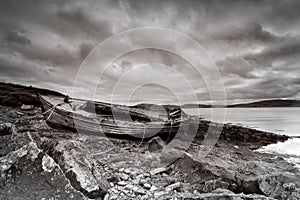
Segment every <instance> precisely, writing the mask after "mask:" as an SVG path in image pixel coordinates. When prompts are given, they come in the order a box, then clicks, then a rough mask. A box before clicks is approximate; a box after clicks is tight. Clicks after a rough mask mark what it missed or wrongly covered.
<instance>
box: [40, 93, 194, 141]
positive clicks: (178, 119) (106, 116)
mask: <svg viewBox="0 0 300 200" xmlns="http://www.w3.org/2000/svg"><path fill="white" fill-rule="evenodd" d="M38 98H39V101H40V103H41V106H42V112H43V115H44V118H45V120H46V122H47V124H48V125H49V126H51V127H53V128H63V129H70V130H75V131H78V132H81V133H96V134H99V135H101V134H105V135H108V136H114V137H119V136H131V137H136V138H143V139H147V138H151V137H153V136H156V135H160V136H161V137H162V138H163V139H170V137H173V136H174V135H175V134H176V133H177V132H178V130H179V129H180V130H182V131H184V130H186V129H187V128H188V124H189V123H188V122H189V119H190V117H189V115H187V114H186V113H184V112H183V111H182V110H181V109H180V108H179V107H174V106H173V107H172V106H167V107H164V108H163V109H161V108H162V107H159V108H158V109H145V108H139V107H137V106H132V107H130V106H123V105H116V104H109V103H103V102H96V101H86V100H81V99H75V98H69V97H68V98H64V97H58V96H51V95H47V96H42V95H38ZM152 107H153V106H152Z"/></svg>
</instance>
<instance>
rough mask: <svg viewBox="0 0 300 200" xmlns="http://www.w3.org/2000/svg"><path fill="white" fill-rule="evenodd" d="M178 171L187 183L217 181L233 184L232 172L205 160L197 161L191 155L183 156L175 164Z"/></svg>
mask: <svg viewBox="0 0 300 200" xmlns="http://www.w3.org/2000/svg"><path fill="white" fill-rule="evenodd" d="M176 167H177V168H178V170H180V171H181V173H183V174H184V176H185V180H186V181H188V182H206V181H209V180H214V179H219V180H221V181H224V182H228V183H234V182H235V178H234V174H233V172H231V171H229V170H228V169H227V168H225V167H223V166H222V165H215V164H212V163H210V162H209V161H205V160H197V159H196V158H194V157H193V156H191V155H188V154H185V155H184V157H183V158H182V159H181V160H180V161H179V162H178V163H177V164H176Z"/></svg>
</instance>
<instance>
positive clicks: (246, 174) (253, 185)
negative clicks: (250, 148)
mask: <svg viewBox="0 0 300 200" xmlns="http://www.w3.org/2000/svg"><path fill="white" fill-rule="evenodd" d="M266 173H267V172H266V171H265V170H264V169H263V168H262V167H261V166H260V165H259V163H258V164H256V163H255V162H251V163H250V162H246V163H244V164H242V165H241V166H239V168H238V169H237V172H236V174H235V179H236V184H237V188H238V190H239V191H242V192H244V193H246V194H250V193H256V194H263V193H262V191H261V190H260V188H259V185H258V178H259V177H260V176H261V175H262V174H266Z"/></svg>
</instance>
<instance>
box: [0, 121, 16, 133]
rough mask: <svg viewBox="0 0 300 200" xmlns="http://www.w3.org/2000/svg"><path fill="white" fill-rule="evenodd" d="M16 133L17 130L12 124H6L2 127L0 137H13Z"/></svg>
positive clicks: (0, 127)
mask: <svg viewBox="0 0 300 200" xmlns="http://www.w3.org/2000/svg"><path fill="white" fill-rule="evenodd" d="M13 133H16V128H15V126H14V125H13V124H11V123H4V124H1V125H0V135H11V134H13Z"/></svg>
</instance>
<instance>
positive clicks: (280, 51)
mask: <svg viewBox="0 0 300 200" xmlns="http://www.w3.org/2000/svg"><path fill="white" fill-rule="evenodd" d="M299 10H300V1H298V0H282V1H273V0H259V1H248V0H247V1H246V0H226V1H221V0H211V1H206V0H199V1H196V0H195V1H179V0H177V1H134V0H127V1H126V0H125V1H122V0H119V1H115V0H113V1H79V0H78V1H77V0H75V1H69V0H64V1H59V0H53V1H37V0H28V1H16V0H12V1H4V0H0V26H1V30H0V46H1V48H0V62H1V63H0V70H1V79H2V80H9V81H10V82H14V81H15V82H19V83H22V82H23V83H25V84H26V83H27V82H26V79H28V80H30V83H32V82H36V85H39V86H44V87H51V88H52V89H53V88H55V85H57V90H61V89H66V90H67V88H68V87H69V86H72V83H73V81H74V78H75V74H76V72H77V70H78V68H79V66H80V63H81V62H82V61H83V60H84V59H85V58H86V56H87V55H88V54H89V53H90V51H91V50H92V49H93V48H94V47H95V46H96V45H97V44H98V43H100V42H102V41H103V40H105V39H106V38H108V37H110V36H112V35H114V34H116V33H119V32H122V31H125V30H128V29H130V28H138V27H145V26H155V27H164V28H170V29H174V30H177V31H180V32H183V33H185V34H187V35H189V36H191V37H192V38H193V39H195V40H197V41H199V42H200V43H201V44H202V45H203V46H204V47H205V49H206V50H207V52H208V54H209V55H210V56H211V58H212V59H213V60H214V61H215V62H216V64H217V66H218V68H219V70H220V72H221V74H222V76H223V79H224V83H225V88H226V91H227V96H228V97H229V98H231V99H263V98H280V97H289V98H293V97H299V96H297V95H299V81H298V80H299V79H300V70H299V62H300V59H299V58H300V45H299V44H300V28H299V27H300V12H299ZM144 40H156V41H157V43H158V44H159V43H160V42H162V41H163V38H160V37H159V36H152V35H150V36H149V37H147V38H144ZM126 42H127V43H128V45H132V44H133V43H134V42H139V41H136V40H135V38H131V39H130V41H126ZM176 45H177V44H174V46H175V47H176ZM114 48H118V46H115V47H112V49H107V51H114ZM187 51H190V52H191V55H193V54H194V53H195V52H193V50H192V49H191V50H190V49H187ZM130 54H131V56H127V55H124V56H123V58H122V57H121V58H119V59H117V60H116V61H115V62H114V63H113V64H112V65H111V67H110V68H109V70H108V71H107V73H106V75H105V76H104V77H103V78H104V80H102V81H103V83H105V84H106V86H105V87H108V88H110V87H113V82H114V81H116V80H118V78H119V77H121V76H122V75H123V74H124V73H126V72H127V71H129V70H132V69H133V68H134V67H135V66H136V65H137V64H142V63H145V62H157V63H162V64H164V65H166V66H170V67H172V68H173V69H175V70H177V71H178V72H180V74H182V75H184V76H186V78H187V79H188V80H189V81H190V83H191V84H192V85H193V86H194V87H195V88H196V90H197V91H198V93H199V94H201V99H203V100H205V98H207V99H209V95H204V94H207V91H206V88H205V84H204V83H203V80H202V79H201V77H200V78H199V77H197V76H195V74H196V73H197V72H196V71H195V69H193V68H192V67H191V66H189V64H188V63H186V61H184V60H182V59H181V58H178V57H176V55H171V54H170V53H164V52H162V51H155V50H153V51H152V50H147V51H141V53H135V52H131V53H130ZM139 73H140V72H139ZM162 73H167V71H164V72H162ZM141 74H143V73H141ZM144 74H149V75H151V76H153V77H152V78H153V80H155V76H157V77H159V75H160V74H159V73H157V72H156V71H155V69H153V71H152V72H145V73H144ZM166 77H167V78H166V79H167V80H166V81H169V82H174V83H176V84H177V87H178V89H177V91H178V93H181V92H183V91H184V90H185V87H184V83H183V82H180V81H178V76H177V75H176V74H174V75H168V76H166ZM84 78H85V79H84V80H85V81H84V83H83V90H84V87H87V88H88V85H89V84H91V82H93V81H95V80H90V79H89V77H84ZM202 78H204V79H205V78H209V77H202ZM135 79H136V80H135V81H134V80H132V81H131V80H127V82H126V83H123V85H124V86H126V87H130V86H135V84H137V83H138V80H141V78H135ZM84 84H85V85H84ZM61 85H64V87H62V86H61ZM108 91H109V90H108V89H103V92H108ZM124 91H126V90H125V89H124ZM147 91H148V92H149V94H151V93H152V94H154V93H158V92H157V87H155V86H151V87H147ZM64 92H67V91H64ZM108 95H109V94H108ZM120 98H121V97H120ZM147 98H151V95H150V96H149V97H147ZM159 98H162V99H163V95H162V96H160V97H159ZM136 99H142V97H136Z"/></svg>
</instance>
